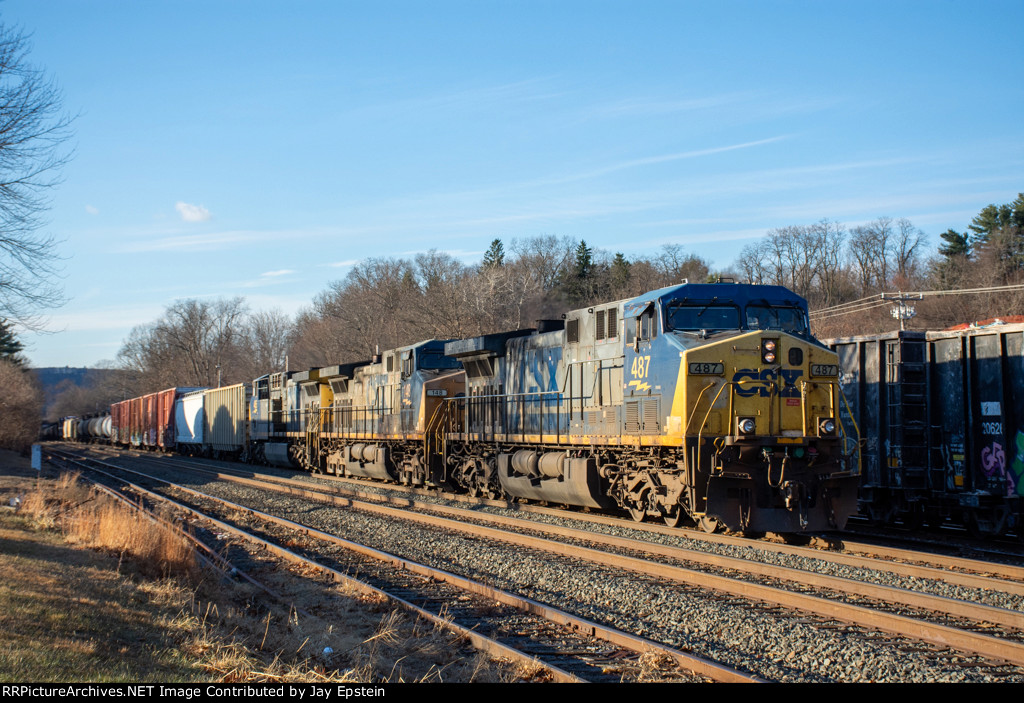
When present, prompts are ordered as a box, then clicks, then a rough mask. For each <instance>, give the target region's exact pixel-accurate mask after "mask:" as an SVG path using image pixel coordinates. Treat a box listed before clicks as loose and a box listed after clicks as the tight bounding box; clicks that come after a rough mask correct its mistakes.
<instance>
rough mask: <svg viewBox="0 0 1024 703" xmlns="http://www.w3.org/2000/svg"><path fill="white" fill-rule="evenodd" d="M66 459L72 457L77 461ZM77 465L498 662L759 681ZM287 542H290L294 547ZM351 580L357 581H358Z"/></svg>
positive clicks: (565, 670) (604, 675)
mask: <svg viewBox="0 0 1024 703" xmlns="http://www.w3.org/2000/svg"><path fill="white" fill-rule="evenodd" d="M63 456H64V457H66V458H67V459H68V460H72V459H71V457H72V456H73V455H70V454H63ZM74 461H75V463H76V464H77V465H78V466H80V467H81V468H83V469H85V470H86V471H89V472H97V473H102V474H103V475H105V476H106V477H108V478H111V479H115V478H116V479H117V480H118V481H121V480H124V479H120V478H118V477H116V476H115V474H118V473H125V472H127V473H132V474H134V475H135V477H136V478H135V481H136V482H137V483H136V482H133V483H132V484H131V488H132V489H133V490H136V491H145V492H146V494H147V495H148V496H150V497H151V498H157V497H158V496H160V495H161V492H162V491H160V489H156V490H154V485H150V486H149V487H148V488H147V487H146V486H144V485H142V484H146V483H149V484H158V485H166V486H169V487H170V488H171V490H172V491H173V492H181V493H187V494H189V500H188V501H187V503H186V501H183V500H181V499H178V500H177V501H176V506H177V507H178V508H179V509H185V510H189V511H190V512H192V513H193V515H195V516H197V517H200V519H202V520H207V521H210V522H212V523H213V524H215V525H216V528H217V529H219V530H224V531H228V532H230V533H232V534H234V535H236V536H238V537H241V538H244V539H246V540H248V541H250V542H254V543H256V544H257V545H259V546H260V547H262V548H263V549H266V550H271V551H273V552H274V553H275V554H276V555H278V556H279V557H281V558H284V559H287V560H290V561H297V562H301V563H303V564H305V565H306V566H307V567H311V568H315V569H318V570H320V571H324V572H327V573H328V574H329V575H331V576H332V577H333V578H334V579H335V580H340V581H345V582H346V583H348V584H349V585H356V587H359V588H362V589H365V590H367V591H368V592H371V593H374V594H376V595H379V596H383V597H386V598H388V599H389V600H391V601H392V602H394V603H396V604H398V605H401V606H402V607H405V608H406V609H410V610H412V611H414V612H416V613H417V614H419V615H421V616H424V617H427V618H429V619H431V620H432V621H433V622H435V624H438V625H442V626H445V627H450V628H453V629H455V630H456V632H457V633H458V634H459V635H460V636H463V637H466V638H467V639H469V640H471V641H472V642H473V644H474V645H475V646H477V647H479V648H480V649H482V650H484V651H487V652H489V653H490V654H492V655H494V656H500V657H505V658H512V659H519V660H522V661H523V662H525V663H527V664H530V665H535V666H537V665H539V666H541V667H543V668H544V669H546V670H547V671H548V672H549V676H550V678H551V680H555V681H593V682H618V681H622V680H638V679H637V677H638V676H639V675H643V676H646V677H647V678H646V680H662V681H680V680H683V681H729V682H742V681H757V680H758V679H757V677H755V676H751V675H750V674H747V673H745V672H740V671H736V670H733V669H730V668H729V667H725V666H721V665H717V664H715V663H713V662H708V661H705V660H701V659H700V658H699V657H695V656H693V655H690V654H687V653H684V652H680V651H678V650H674V649H672V648H671V647H665V646H663V645H659V644H657V643H654V642H649V641H645V640H643V639H642V638H639V637H636V636H633V635H628V634H626V633H622V632H619V631H616V630H614V629H612V628H608V627H604V626H602V625H600V624H597V623H592V622H588V621H586V620H584V619H581V618H579V617H574V616H572V615H569V614H567V613H565V612H563V611H560V610H558V609H557V608H553V607H550V606H545V605H543V604H540V603H537V602H534V601H531V600H529V599H526V598H522V597H519V596H516V595H514V594H510V593H507V592H502V591H501V590H499V589H495V588H493V587H491V586H488V585H486V584H482V583H480V582H474V581H472V580H471V579H466V578H463V577H459V576H456V575H454V574H451V573H448V572H445V571H443V570H439V569H436V568H431V567H428V566H426V565H423V564H419V563H416V562H414V561H411V560H409V559H405V558H400V557H396V556H394V555H390V554H386V553H383V552H380V551H379V550H375V549H372V548H369V547H366V546H365V545H361V544H358V543H356V542H353V541H351V540H346V539H342V538H339V537H337V536H335V535H333V534H330V533H326V532H323V531H320V530H316V529H314V528H312V527H310V526H308V525H304V524H299V523H295V522H293V521H291V520H287V519H283V518H280V517H276V516H273V515H269V514H266V513H262V512H260V511H257V510H254V509H253V508H251V507H250V506H247V505H239V504H236V503H232V502H230V501H227V500H224V499H222V498H217V497H215V496H211V495H207V494H203V493H201V492H199V491H196V490H193V489H190V488H186V487H183V486H180V485H175V484H172V483H170V482H167V481H166V479H160V478H156V477H153V476H148V475H146V474H145V473H142V472H139V471H137V470H132V469H129V468H126V467H117V466H114V465H111V464H109V463H108V462H100V461H98V460H96V459H91V458H87V457H83V458H81V459H74ZM96 465H102V466H103V468H102V469H98V468H97V466H96ZM140 479H141V480H140ZM164 498H165V499H166V496H164ZM243 525H244V527H243ZM281 544H288V545H289V548H287V549H285V548H283V547H281V546H280V545H281ZM325 545H326V546H325ZM348 574H358V575H359V577H358V579H353V578H352V577H351V576H348ZM641 658H643V659H645V660H646V661H647V662H649V663H647V664H645V669H644V670H643V671H641V666H640V664H639V663H638V661H639V660H640V659H641ZM680 667H684V668H683V669H681V668H680Z"/></svg>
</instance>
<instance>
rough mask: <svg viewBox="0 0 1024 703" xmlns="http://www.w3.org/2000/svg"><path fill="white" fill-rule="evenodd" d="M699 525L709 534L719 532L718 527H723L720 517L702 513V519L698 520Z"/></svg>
mask: <svg viewBox="0 0 1024 703" xmlns="http://www.w3.org/2000/svg"><path fill="white" fill-rule="evenodd" d="M697 526H698V527H700V529H701V530H703V531H704V532H707V533H708V534H709V535H713V534H714V533H716V532H718V528H719V527H721V523H720V522H718V518H716V517H709V516H707V515H702V516H701V518H700V520H698V521H697Z"/></svg>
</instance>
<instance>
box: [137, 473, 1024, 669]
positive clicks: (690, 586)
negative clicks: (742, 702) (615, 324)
mask: <svg viewBox="0 0 1024 703" xmlns="http://www.w3.org/2000/svg"><path fill="white" fill-rule="evenodd" d="M148 461H149V462H151V463H155V464H163V465H165V466H166V467H167V468H168V469H170V468H171V466H170V461H169V460H166V459H160V460H156V461H155V462H154V460H153V458H152V457H150V458H149V460H148ZM177 461H179V460H175V463H176V462H177ZM222 473H223V471H222ZM234 480H236V481H237V480H239V478H238V477H237V476H236V477H234ZM247 480H250V481H251V480H253V479H251V478H249V479H247ZM206 481H208V479H206ZM278 481H279V482H280V479H278ZM287 483H295V484H303V486H304V487H305V488H306V489H308V488H309V486H310V482H309V481H308V480H305V479H303V480H298V481H296V480H292V481H291V482H286V484H285V486H284V488H287V490H289V491H295V490H298V489H299V488H300V486H295V485H292V486H288V485H287ZM281 489H282V486H278V490H281ZM233 490H244V491H256V490H259V491H264V490H266V489H265V488H259V489H257V488H256V487H255V486H253V485H251V484H250V485H249V486H246V487H245V488H244V489H233ZM309 499H310V498H308V497H305V498H302V500H309ZM263 500H265V501H266V502H267V503H270V504H273V503H275V502H276V501H279V500H282V501H285V502H287V501H292V500H297V498H295V497H294V496H292V497H289V498H287V499H278V498H271V497H266V498H264V499H263ZM319 500H321V501H322V500H325V498H324V497H322V496H321V497H320V498H319ZM331 500H334V501H341V506H343V507H351V506H352V505H353V503H352V499H351V498H346V497H342V496H337V495H335V496H334V497H333V498H331ZM395 500H398V501H399V502H402V501H404V502H405V503H408V502H409V499H408V498H396V499H395ZM346 501H348V502H346ZM363 502H364V503H365V501H363ZM282 507H283V506H282ZM358 507H359V510H360V512H371V513H374V512H375V513H376V515H377V516H379V517H380V519H383V520H390V521H391V522H392V523H393V522H395V521H396V520H399V519H401V520H403V521H415V522H419V523H420V524H421V525H423V527H422V528H420V529H422V530H425V531H426V532H427V533H428V534H429V533H431V531H433V532H434V533H436V532H437V531H438V530H440V529H441V528H438V527H436V525H437V524H444V528H443V529H444V530H446V531H451V532H452V533H458V532H462V533H463V534H464V535H467V534H468V535H469V536H468V537H466V536H463V537H455V536H448V535H447V534H446V537H445V539H451V540H455V539H463V540H467V539H468V540H470V541H475V542H476V548H477V552H476V553H477V554H478V555H479V554H481V551H480V550H482V549H486V550H487V551H491V550H499V549H505V550H507V549H508V545H509V544H511V543H513V542H516V541H519V540H525V541H526V543H525V546H524V544H522V543H521V544H520V545H518V546H517V547H516V548H517V549H518V550H519V552H518V553H519V554H520V557H521V559H520V560H521V561H522V562H523V563H524V564H529V565H530V569H531V570H532V569H533V565H534V563H535V562H542V561H544V560H548V561H552V557H551V556H550V555H551V554H552V553H558V552H561V554H560V555H559V556H558V557H557V558H556V559H557V561H558V568H562V566H563V564H565V563H571V562H579V561H581V560H583V559H588V560H592V561H593V560H601V561H600V563H599V564H598V565H596V566H595V565H594V564H593V563H592V564H591V565H590V566H589V567H578V568H589V569H590V571H591V572H596V573H598V574H601V575H599V576H598V577H597V581H598V582H599V586H600V589H599V590H601V591H611V590H615V589H610V588H606V587H607V586H608V585H609V584H611V583H616V582H619V581H621V582H622V583H624V584H625V583H635V584H637V585H636V586H635V589H636V590H637V592H638V593H639V592H641V591H642V592H643V593H644V594H646V595H644V596H642V597H638V598H634V599H632V600H633V601H634V602H635V603H636V606H637V607H635V608H630V607H629V605H628V603H619V602H615V601H616V598H614V597H613V598H610V600H611V601H613V605H612V607H602V608H598V607H596V606H595V605H594V603H593V602H590V603H577V604H576V605H574V608H573V609H574V612H577V613H580V612H584V613H593V614H594V617H595V619H602V618H604V619H608V620H610V621H612V622H619V621H621V622H629V623H630V628H627V629H632V631H634V632H637V631H639V632H641V633H644V634H649V635H650V636H651V637H653V638H655V639H658V640H659V641H661V642H668V643H671V644H675V645H682V646H687V647H691V648H694V649H696V650H697V651H701V649H703V650H704V652H705V653H706V654H707V655H708V656H710V658H720V657H721V658H724V659H725V661H726V662H728V663H730V664H733V665H735V663H736V659H737V657H736V656H732V655H720V653H721V651H722V650H723V649H728V648H729V647H730V646H735V645H730V644H729V643H728V642H725V643H723V642H712V641H709V639H707V638H706V637H705V636H702V635H703V634H706V631H707V630H708V629H709V628H710V629H714V627H715V622H712V623H711V624H710V625H709V624H708V623H707V622H705V621H704V620H702V618H701V616H700V615H698V616H690V619H689V620H688V619H687V616H686V615H685V614H684V615H675V617H676V622H675V628H674V630H673V628H672V627H671V626H669V627H666V626H665V624H664V620H665V619H666V618H665V617H664V615H665V613H663V612H661V611H672V612H673V613H678V611H679V610H680V607H679V606H680V604H681V603H689V602H691V601H692V608H691V611H694V612H698V613H700V612H702V611H716V610H719V609H722V608H724V609H726V610H728V611H730V612H729V613H723V614H720V616H719V617H715V618H712V620H713V621H717V623H718V627H719V629H721V627H722V623H728V622H729V621H730V619H738V620H743V619H744V618H750V617H754V618H756V619H763V620H765V622H766V624H765V625H764V627H766V628H767V629H768V630H769V631H771V630H778V631H780V632H786V630H787V627H786V626H787V624H788V625H789V626H790V627H789V629H795V630H800V631H801V632H802V631H803V629H805V628H807V629H808V632H802V636H809V637H810V638H811V639H818V640H821V639H830V638H838V639H839V640H841V641H844V642H845V643H846V646H847V647H848V645H849V643H850V641H851V640H856V641H858V642H859V643H861V644H863V646H864V647H870V648H877V647H878V646H879V643H881V646H882V648H883V649H885V648H888V649H889V650H895V652H897V653H893V652H892V651H890V652H889V653H888V654H884V653H883V654H881V655H877V656H882V657H886V656H888V657H889V658H890V659H898V658H901V657H902V658H905V657H906V652H907V651H908V648H909V651H911V652H912V653H913V655H914V657H915V658H917V659H921V660H924V661H927V662H928V663H927V665H926V666H924V669H923V670H924V671H932V672H936V673H932V674H926V676H929V678H927V679H925V680H937V679H941V680H958V677H960V676H961V675H964V674H965V672H967V675H966V676H965V678H967V679H968V680H989V679H991V678H992V677H993V676H1001V677H1004V678H1005V677H1009V678H1010V679H1012V680H1017V677H1020V675H1021V671H1020V669H1019V661H1020V652H1019V651H1018V648H1019V647H1020V645H1019V642H1018V641H1015V640H1019V626H1020V619H1019V618H1020V613H1019V612H1013V611H1011V610H1009V609H1006V608H992V609H990V610H985V609H984V608H981V609H978V608H977V607H976V606H975V605H974V604H967V605H968V606H972V607H973V610H972V608H971V607H968V608H967V609H966V610H961V611H958V612H949V610H948V608H949V607H951V606H956V607H957V608H960V607H961V605H958V604H956V603H944V602H943V601H949V600H950V599H948V598H947V599H935V598H934V597H932V598H931V601H932V602H929V598H927V597H925V598H921V594H912V593H911V594H910V595H907V594H908V593H909V592H908V591H907V589H890V590H893V591H894V593H893V596H894V597H892V598H888V600H886V599H887V596H886V595H885V594H884V593H883V592H884V591H885V590H886V589H881V590H879V589H875V590H873V591H872V592H870V593H864V592H863V591H864V589H865V584H864V582H863V581H861V582H856V581H855V580H854V581H855V583H854V584H853V585H844V584H843V583H842V580H841V579H840V580H836V579H834V578H832V579H831V580H829V579H824V580H823V577H822V576H821V575H815V574H814V573H813V572H807V571H805V572H801V573H789V574H788V575H786V571H785V570H780V571H778V572H775V571H774V570H771V569H768V568H767V566H766V565H764V564H763V562H757V561H751V555H749V554H748V555H746V556H744V557H743V558H741V559H735V558H734V560H733V561H729V560H726V559H723V558H722V557H721V556H715V555H707V554H705V555H703V556H702V555H699V554H697V553H693V550H682V551H680V550H679V548H669V547H666V546H664V545H651V544H648V545H647V546H644V545H643V544H639V545H638V544H634V543H628V544H627V543H625V542H622V541H621V540H619V541H618V542H617V544H614V545H613V544H611V543H610V542H609V541H608V539H607V538H606V537H600V536H595V535H593V534H589V535H580V534H571V533H569V532H566V531H564V530H562V531H561V534H560V536H558V537H557V540H561V541H556V540H553V539H552V538H551V537H550V534H548V535H543V536H538V535H536V534H532V535H531V534H520V533H519V532H515V531H513V532H509V531H508V530H509V529H512V530H519V531H520V532H533V533H536V532H538V531H540V530H541V527H538V526H537V524H536V523H534V524H533V525H528V526H524V525H517V526H513V525H512V524H511V523H509V522H508V521H507V520H494V519H493V518H491V517H488V518H487V520H486V521H487V522H489V523H490V524H491V525H494V524H496V523H503V525H502V527H500V528H496V527H493V526H489V525H486V526H485V525H481V524H479V523H480V522H481V518H482V517H483V516H481V515H479V514H478V515H476V516H475V518H474V519H475V520H476V524H467V523H465V522H464V520H465V519H467V518H466V516H462V517H460V518H458V521H459V522H460V523H461V526H460V525H456V524H452V520H453V518H452V517H451V515H452V513H451V512H450V511H447V512H448V515H447V516H433V517H430V516H427V515H426V513H425V512H420V513H416V514H409V513H407V512H406V513H405V514H402V515H398V514H396V512H394V511H396V510H397V509H396V508H395V507H389V506H380V505H377V506H375V507H374V506H372V505H371V504H361V505H359V506H358ZM416 507H417V509H418V510H420V511H426V510H432V511H434V512H437V511H438V510H439V508H438V506H437V505H436V504H434V507H432V508H429V507H425V506H416ZM292 509H294V508H292ZM387 511H392V512H390V513H389V512H387ZM463 511H464V512H465V510H464V509H463ZM275 512H277V510H276V509H275ZM328 512H329V511H328ZM334 513H336V514H342V513H345V514H346V515H351V514H352V511H350V510H339V509H338V508H337V507H336V508H335V509H334ZM562 517H563V518H564V517H565V516H564V515H563V516H562ZM438 519H439V520H448V521H449V522H448V523H437V522H433V521H434V520H438ZM627 524H629V523H627ZM363 529H368V530H369V531H370V532H372V531H373V529H374V528H372V527H370V528H363ZM409 529H410V530H411V529H413V528H411V527H410V528H409ZM543 529H544V530H546V531H547V532H548V533H550V532H551V531H552V530H551V528H547V527H544V528H543ZM487 530H497V531H498V532H501V534H496V533H492V534H486V532H487ZM516 534H520V536H518V537H517V536H514V535H516ZM713 537H720V536H713ZM677 539H678V536H677ZM425 540H426V538H425ZM483 540H486V542H482V541H483ZM531 540H532V542H530V541H531ZM538 540H539V541H538ZM602 540H604V543H603V544H602V546H601V547H600V549H594V548H593V547H592V546H589V545H584V544H583V542H589V543H591V544H594V543H598V542H601V541H602ZM613 541H614V540H613ZM719 541H720V540H719ZM499 545H504V546H499ZM559 545H560V546H559ZM758 547H759V548H760V544H758ZM783 548H784V549H785V550H796V548H793V547H788V546H785V545H771V546H770V548H768V549H767V551H766V554H767V556H762V557H760V559H762V560H764V559H770V558H772V557H773V555H774V556H778V554H779V552H778V551H772V550H782V549H783ZM744 549H746V550H751V549H753V548H752V547H751V546H750V542H749V541H746V542H745V543H744ZM605 550H607V551H605ZM616 550H618V553H615V552H616ZM594 551H600V552H602V554H600V555H595V554H592V552H594ZM802 551H805V552H806V551H811V550H802ZM630 552H632V553H630ZM540 555H547V556H540ZM801 558H808V557H801ZM861 559H863V557H861ZM469 561H472V558H470V559H469ZM627 562H628V565H627ZM693 564H698V565H699V566H698V567H697V568H693ZM745 564H746V566H745ZM758 564H760V565H758ZM566 568H568V567H566ZM789 568H790V570H791V571H792V569H791V567H789ZM889 568H891V567H889ZM556 571H557V569H556ZM626 571H629V572H630V574H640V575H639V576H637V575H628V576H627V575H626V574H625V572H626ZM538 573H539V572H538ZM488 577H489V578H491V579H492V580H498V579H499V577H500V575H496V574H494V573H490V574H489V576H488ZM540 578H541V580H542V581H544V582H543V583H533V584H527V585H526V586H524V588H527V589H528V590H530V589H532V592H534V593H536V594H538V595H539V596H541V597H542V598H541V599H545V598H546V599H557V598H559V597H560V596H561V595H562V594H560V593H559V589H556V588H553V586H552V584H551V583H549V582H547V581H546V579H547V577H546V576H542V577H540ZM574 578H576V577H574ZM666 579H670V580H671V581H670V585H668V586H666V585H665V580H666ZM767 579H771V580H772V584H771V586H768V585H766V584H764V583H759V582H761V581H765V580H767ZM815 579H816V580H817V583H816V584H814V585H813V587H809V585H808V584H807V583H805V581H809V580H815ZM513 580H514V579H513ZM526 580H527V581H529V578H527V579H526ZM847 580H849V579H847ZM592 581H593V579H592ZM776 582H788V583H789V584H790V585H789V586H788V587H786V586H785V585H784V584H783V583H776ZM993 583H995V582H993ZM858 584H859V585H858ZM868 585H870V584H868ZM624 588H625V589H626V590H629V588H630V586H624ZM958 588H963V587H962V586H961V587H958ZM711 589H713V590H711ZM809 589H810V592H808V590H809ZM822 589H825V590H822ZM851 589H860V590H861V592H860V593H858V594H856V596H855V599H860V602H859V603H857V602H853V603H840V601H842V600H849V599H850V598H851V597H853V596H850V595H849V593H850V590H851ZM621 590H622V588H621V587H620V588H619V589H618V591H620V592H621ZM651 593H658V594H660V596H658V597H655V596H652V595H650V594H651ZM924 595H925V596H927V594H924ZM896 596H898V597H896ZM659 597H660V602H659V601H658V598H659ZM911 597H912V598H913V599H917V600H916V602H914V603H908V602H906V601H907V599H908V598H911ZM1011 597H1012V596H1011ZM652 598H653V599H654V602H653V603H652ZM866 599H867V600H866ZM590 600H591V601H593V600H594V598H593V597H591V598H590ZM709 600H710V601H713V606H711V605H709ZM886 603H888V605H885V604H886ZM935 605H943V607H945V608H946V610H942V609H938V610H936V609H935V607H934V606H935ZM606 606H607V604H606ZM840 606H842V607H840ZM682 610H683V611H684V612H685V611H686V607H685V606H684V607H683V608H682ZM908 610H909V611H910V612H909V614H908V612H907V611H908ZM616 611H618V612H616ZM929 611H935V612H936V613H939V614H938V615H936V614H934V613H932V612H929ZM990 616H992V617H990ZM996 616H998V617H997V618H996ZM672 617H673V616H671V615H670V616H668V620H669V621H670V622H671V619H672ZM992 618H996V619H998V618H1002V622H1001V623H1000V625H999V628H998V629H993V628H992V627H989V626H987V625H983V624H982V622H983V621H987V620H989V619H992ZM680 629H682V630H683V632H682V635H683V636H680V633H679V630H680ZM879 630H882V631H885V632H886V634H885V635H881V636H880V635H879ZM978 630H981V631H982V632H978ZM811 633H816V634H811ZM903 637H909V638H908V639H906V640H904V639H902V638H903ZM787 639H788V640H789V641H790V644H787ZM797 639H799V638H797ZM792 640H793V638H792V637H788V638H787V637H782V638H781V639H780V640H779V641H778V642H776V643H775V645H776V646H775V649H779V650H785V649H786V648H787V647H788V651H779V652H778V653H777V654H774V653H772V652H769V651H762V652H759V654H760V655H762V656H765V655H767V656H770V657H774V658H775V661H773V662H770V663H769V664H767V665H766V664H765V663H764V662H763V661H761V662H757V661H752V660H750V659H745V658H744V657H742V656H741V657H739V660H740V661H743V662H744V664H745V665H746V667H747V668H750V669H751V670H753V671H755V672H757V673H760V674H761V675H762V676H764V678H769V679H778V680H847V678H849V677H847V676H843V675H838V676H837V675H836V674H835V673H832V672H830V673H828V674H823V673H822V672H816V671H810V672H806V671H805V672H798V671H796V669H797V668H798V667H795V666H793V662H792V660H793V659H799V658H800V656H801V654H800V653H801V651H802V650H804V649H806V648H807V647H808V645H807V644H806V643H801V642H792ZM922 641H926V642H930V643H931V644H932V647H925V646H922V645H921V642H922ZM698 647H699V648H700V649H698ZM935 648H939V649H935ZM948 648H952V649H948ZM963 652H966V653H968V654H967V655H964V654H962V653H963ZM794 653H795V654H794ZM716 655H720V656H716ZM871 656H876V655H871ZM826 659H831V657H829V656H827V655H826V656H824V657H821V658H819V661H824V660H826ZM1007 660H1009V661H1015V662H1017V664H1016V665H1014V666H1006V665H1005V664H1002V663H1001V662H1005V661H1007ZM833 661H836V660H833ZM838 661H842V660H841V659H839V660H838ZM758 667H761V668H760V669H759V668H758ZM878 668H879V669H880V670H882V671H883V672H884V671H885V669H886V667H882V666H880V667H878ZM886 676H892V674H882V675H880V676H878V677H877V678H885V677H886ZM894 680H908V679H904V678H899V677H897V678H895V679H894Z"/></svg>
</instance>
